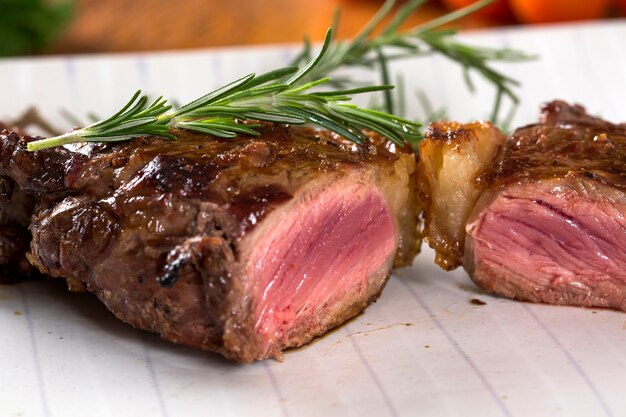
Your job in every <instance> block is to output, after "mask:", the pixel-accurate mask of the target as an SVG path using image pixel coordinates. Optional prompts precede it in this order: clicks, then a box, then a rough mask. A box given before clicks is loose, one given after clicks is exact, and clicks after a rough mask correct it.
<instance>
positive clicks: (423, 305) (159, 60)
mask: <svg viewBox="0 0 626 417" xmlns="http://www.w3.org/2000/svg"><path fill="white" fill-rule="evenodd" d="M466 39H467V40H468V41H470V42H474V43H477V44H482V45H492V46H501V45H509V46H512V47H517V48H522V49H524V50H527V51H529V52H535V53H537V54H539V55H540V56H541V59H540V60H538V61H536V62H532V63H527V64H520V65H510V66H506V67H504V66H503V68H505V69H506V71H507V73H509V74H511V75H512V76H513V77H515V78H517V79H519V80H521V81H522V82H523V88H522V89H521V90H520V96H521V98H522V103H521V107H520V110H519V111H518V113H517V115H516V119H515V122H516V124H521V123H528V122H532V121H533V120H535V119H536V115H537V108H538V105H539V104H540V103H541V102H543V101H546V100H550V99H553V98H563V99H566V100H570V101H577V102H581V103H583V104H585V105H586V106H587V108H588V109H589V110H590V111H591V112H592V113H595V114H600V115H602V116H605V117H607V118H609V119H612V120H615V121H618V120H626V106H624V105H623V102H624V97H626V47H625V46H624V41H625V40H626V22H624V21H615V22H612V23H605V24H587V25H578V26H561V27H546V28H540V29H532V30H528V29H516V30H508V31H486V32H481V33H477V34H472V35H468V36H466ZM294 50H295V49H294V48H293V47H271V48H263V49H223V50H213V51H198V52H188V53H165V54H150V55H118V56H93V57H61V58H51V59H50V58H43V59H35V60H4V61H0V91H1V92H2V97H3V100H1V101H0V120H1V119H2V118H12V117H15V116H16V115H17V114H19V113H20V111H22V110H24V109H25V108H27V107H28V106H29V105H32V104H36V105H37V106H38V107H39V108H40V109H41V110H42V111H43V113H44V114H45V115H46V116H47V117H48V118H50V119H52V120H53V121H55V122H56V123H57V124H58V125H60V126H63V123H64V122H63V119H62V118H60V116H59V115H58V110H59V109H60V108H66V109H69V110H71V111H72V112H73V113H74V114H77V115H81V114H84V113H86V112H87V111H89V110H92V111H95V112H96V113H98V114H101V115H106V114H107V113H110V112H111V111H112V110H114V109H116V108H118V107H119V106H120V104H122V102H123V101H124V100H126V99H127V98H128V97H129V96H130V94H131V93H132V92H133V91H134V90H135V89H137V88H144V89H146V90H147V91H149V92H152V93H155V94H157V93H158V94H164V95H165V96H167V97H172V98H175V99H178V100H180V101H185V100H189V99H191V98H194V97H195V96H197V95H198V94H200V93H202V92H203V91H206V90H208V89H210V88H212V87H215V86H217V85H218V84H221V83H224V82H226V81H229V80H231V79H234V78H236V77H239V76H241V75H243V74H245V73H247V72H251V71H257V72H260V71H264V70H268V69H272V68H275V67H276V66H277V65H278V64H280V63H286V62H287V60H288V58H289V57H290V56H291V54H292V53H293V52H294ZM396 71H404V72H405V74H406V76H405V79H406V81H407V88H409V90H410V91H413V90H415V89H417V88H421V89H422V90H424V91H425V92H426V93H427V94H428V95H429V97H430V98H431V100H432V101H433V104H435V105H436V106H445V107H446V108H447V109H448V114H449V115H450V117H452V118H455V119H459V120H467V119H470V118H475V117H484V116H486V115H487V114H488V112H489V110H490V105H491V102H492V94H493V92H492V91H491V90H489V89H487V88H484V85H482V84H480V83H479V84H478V89H479V94H476V95H475V96H470V95H469V94H468V93H467V92H466V89H465V87H464V85H463V81H462V79H461V77H460V71H459V69H458V68H457V67H455V66H453V65H450V64H448V63H446V62H445V61H444V60H442V59H431V58H429V59H424V58H422V59H419V60H416V61H405V62H403V63H402V64H401V65H399V66H397V67H396ZM358 75H359V76H361V75H362V73H358ZM411 100H412V102H411V106H410V107H409V112H408V113H409V116H410V115H411V114H417V112H418V107H417V100H415V99H414V98H413V97H411ZM63 127H65V126H63ZM431 259H432V253H431V252H430V251H428V250H426V251H425V252H424V254H422V255H421V256H420V257H418V259H417V261H416V263H415V265H414V266H413V267H412V268H406V269H404V270H401V271H399V272H398V274H397V276H396V277H392V279H391V281H390V283H389V285H388V286H387V288H386V289H385V291H384V293H383V296H382V297H381V299H380V300H379V302H378V303H376V304H375V305H374V306H372V307H370V308H369V309H368V310H367V311H366V312H365V314H363V315H361V316H359V317H358V318H356V319H355V320H353V321H351V322H350V323H348V324H347V325H344V326H343V327H341V328H339V329H338V330H336V331H334V332H331V333H330V334H327V335H326V336H324V337H323V338H321V339H320V340H318V341H316V342H315V343H313V344H311V345H310V346H307V347H305V348H303V349H299V350H296V351H292V352H289V353H288V354H287V355H286V357H285V361H284V362H283V363H278V362H275V361H265V362H261V363H255V364H253V365H249V366H240V365H233V364H231V363H228V362H226V361H225V360H222V359H221V358H219V357H217V356H215V355H211V354H207V353H203V352H198V351H194V350H190V349H186V348H184V347H180V346H176V345H173V344H170V343H167V342H163V341H161V340H159V339H158V337H157V336H155V335H152V334H148V333H145V332H141V331H138V330H135V329H133V328H131V327H130V326H127V325H125V324H123V323H122V322H119V321H117V320H116V319H115V318H113V316H112V315H111V314H110V313H108V312H107V311H106V309H105V308H104V307H103V306H102V305H100V304H99V302H98V301H97V300H96V299H95V297H93V296H91V295H89V294H82V295H76V294H69V293H67V292H66V291H65V289H64V286H63V283H62V282H44V283H42V282H37V283H28V284H21V285H15V286H4V287H2V286H0V329H2V331H1V332H0V352H1V356H0V416H10V417H18V416H20V417H22V416H23V417H38V416H43V417H50V416H55V417H56V416H59V417H61V416H62V417H68V416H85V415H89V416H103V417H104V416H106V417H109V416H110V417H123V416H147V415H149V416H161V417H175V416H190V417H193V416H212V415H218V416H222V417H229V416H281V417H289V416H328V415H342V416H344V415H345V416H359V417H361V416H364V415H368V416H369V415H375V416H415V415H420V416H463V417H466V416H481V417H483V416H543V415H550V416H626V395H624V388H623V387H624V386H626V315H625V314H623V313H618V312H613V311H606V310H590V309H577V308H569V307H553V306H544V305H532V304H525V303H518V302H512V301H508V300H503V299H499V298H496V297H492V296H489V295H485V294H482V293H480V291H479V290H478V289H477V288H476V287H475V286H474V285H473V284H472V283H471V281H470V280H469V279H468V278H467V276H466V275H465V273H464V272H462V271H455V272H452V273H446V272H443V271H441V270H439V269H437V268H436V267H435V266H434V265H433V264H432V262H431ZM472 298H479V299H481V300H483V301H484V302H486V305H483V306H476V305H472V304H470V302H469V300H471V299H472Z"/></svg>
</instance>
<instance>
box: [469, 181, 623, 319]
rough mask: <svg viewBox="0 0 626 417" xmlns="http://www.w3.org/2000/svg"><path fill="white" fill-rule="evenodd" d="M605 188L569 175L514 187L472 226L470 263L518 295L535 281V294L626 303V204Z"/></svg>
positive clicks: (554, 300) (539, 298) (552, 299)
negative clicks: (594, 187)
mask: <svg viewBox="0 0 626 417" xmlns="http://www.w3.org/2000/svg"><path fill="white" fill-rule="evenodd" d="M604 191H605V192H604V193H599V192H598V190H588V189H582V188H581V187H580V185H579V183H578V182H576V181H572V180H568V179H557V180H545V181H541V182H537V183H535V184H533V185H532V186H528V185H524V186H521V185H517V186H512V187H509V188H508V189H507V190H506V191H505V192H502V193H500V194H499V195H498V196H497V197H496V199H495V200H493V202H492V203H490V204H488V206H487V209H485V210H482V211H481V212H480V214H479V215H478V218H477V219H476V220H475V221H473V222H472V223H470V224H469V225H468V227H467V230H468V233H469V236H470V239H468V240H467V242H468V245H472V246H473V251H472V250H466V254H467V256H468V257H470V258H471V259H467V260H466V268H468V269H472V270H473V273H474V276H475V277H479V278H475V279H478V280H479V281H480V284H481V285H483V286H484V287H485V288H488V289H491V290H494V291H497V292H499V293H505V294H507V295H509V296H511V297H515V298H516V297H517V296H518V294H517V293H518V291H520V289H523V288H526V289H527V288H528V285H529V284H532V288H533V292H532V293H531V295H528V291H527V290H526V291H525V294H526V297H527V298H529V299H530V300H531V301H536V302H546V303H551V304H578V305H588V306H600V307H611V308H617V309H622V310H623V309H626V305H624V300H625V299H626V233H625V231H626V219H625V218H624V215H623V213H624V212H626V204H624V201H623V199H622V201H620V198H610V195H611V190H604ZM484 198H486V199H490V198H489V197H488V196H485V197H484ZM478 206H479V207H480V206H481V204H480V202H479V205H478ZM498 276H508V277H510V280H508V281H503V280H498V279H496V277H498ZM496 287H497V288H496ZM556 289H558V291H557V290H556Z"/></svg>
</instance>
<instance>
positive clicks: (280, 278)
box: [0, 126, 419, 362]
mask: <svg viewBox="0 0 626 417" xmlns="http://www.w3.org/2000/svg"><path fill="white" fill-rule="evenodd" d="M176 135H177V137H178V140H177V141H167V140H163V139H158V138H141V139H135V140H133V141H131V142H127V143H118V144H109V145H102V144H97V145H83V146H80V147H75V148H73V149H71V150H69V149H65V148H57V149H52V150H44V151H38V152H34V153H30V152H27V151H26V143H27V142H28V141H31V140H34V139H33V138H31V137H28V136H19V135H17V134H15V133H13V132H9V131H5V132H4V133H3V134H2V136H1V137H0V140H1V142H0V143H1V148H0V154H1V157H2V161H1V162H2V163H1V164H0V175H2V176H4V177H7V178H10V179H11V180H12V181H15V182H16V183H17V184H18V185H19V187H20V188H21V189H22V190H24V191H25V192H27V193H28V194H29V195H33V196H35V197H36V200H37V206H36V208H35V211H34V217H33V221H32V224H31V226H30V231H31V232H32V243H31V250H30V252H29V254H28V257H29V259H30V261H31V262H32V263H33V264H34V265H36V266H37V267H38V268H39V270H40V271H41V272H43V273H45V274H48V275H49V276H52V277H58V278H65V279H66V280H67V282H68V284H69V287H70V289H72V290H75V291H82V290H88V291H90V292H93V293H94V294H96V295H97V296H98V298H99V299H100V300H101V301H102V302H103V303H104V304H105V305H106V306H107V308H108V309H109V310H111V311H112V312H113V313H114V314H115V315H116V316H117V317H118V318H120V319H121V320H123V321H125V322H127V323H130V324H132V325H133V326H135V327H138V328H141V329H146V330H150V331H154V332H158V333H160V334H161V336H162V337H163V338H164V339H167V340H170V341H173V342H177V343H182V344H185V345H188V346H192V347H195V348H200V349H204V350H209V351H216V352H219V353H221V354H223V355H224V356H226V357H228V358H231V359H234V360H236V361H241V362H251V361H253V360H257V359H264V358H267V357H274V358H281V357H282V352H283V351H284V350H285V349H287V348H290V347H296V346H300V345H302V344H305V343H307V342H308V341H310V340H311V339H312V338H314V337H316V336H318V335H321V334H323V333H324V332H326V331H328V330H329V329H331V328H333V327H335V326H338V325H339V324H341V323H343V322H344V321H346V320H347V319H349V318H351V317H353V316H354V315H356V314H358V313H360V312H361V311H362V310H363V309H364V308H365V307H366V306H367V305H368V304H369V303H371V302H372V301H374V300H375V299H376V298H377V297H378V296H379V294H380V292H381V290H382V288H383V287H384V285H385V283H386V281H387V279H388V277H389V275H390V273H391V271H392V269H393V268H396V267H400V266H404V265H409V264H410V263H411V262H412V260H413V258H414V256H415V255H416V253H417V251H418V248H419V238H418V226H419V225H418V213H419V208H418V206H417V201H416V198H415V195H416V193H415V186H416V180H415V175H416V172H415V170H416V166H415V155H414V153H412V152H404V151H397V150H394V149H393V146H390V145H389V144H388V143H387V142H386V141H384V140H382V139H380V138H378V139H377V141H378V144H368V145H354V144H346V143H344V142H343V141H342V140H340V139H339V138H337V137H335V136H333V135H331V134H330V133H327V132H321V131H317V130H312V129H308V128H296V127H280V126H267V127H265V128H264V129H263V131H262V134H261V136H260V137H259V138H256V139H252V138H249V137H245V138H236V139H228V140H222V139H216V138H209V137H206V136H199V135H195V134H191V133H187V132H177V133H176ZM375 142H376V140H375Z"/></svg>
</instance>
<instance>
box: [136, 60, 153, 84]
mask: <svg viewBox="0 0 626 417" xmlns="http://www.w3.org/2000/svg"><path fill="white" fill-rule="evenodd" d="M135 67H136V68H137V73H138V74H139V84H140V85H141V89H142V90H143V91H144V92H145V91H146V90H148V87H149V86H148V80H149V77H148V72H149V70H150V64H148V62H147V61H146V58H145V57H144V56H141V55H137V56H135Z"/></svg>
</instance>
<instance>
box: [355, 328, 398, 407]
mask: <svg viewBox="0 0 626 417" xmlns="http://www.w3.org/2000/svg"><path fill="white" fill-rule="evenodd" d="M344 329H345V332H346V333H347V334H348V335H350V334H352V332H351V331H350V330H349V328H348V325H347V324H346V325H345V327H344ZM348 339H350V342H351V344H352V348H353V349H354V351H355V352H356V354H357V356H358V357H359V360H360V361H361V363H362V364H363V366H364V367H365V370H366V371H367V373H368V374H369V376H370V378H371V380H372V382H373V383H374V385H375V386H376V388H377V389H378V391H379V392H380V394H381V395H382V397H383V399H384V400H385V405H386V406H387V409H388V410H389V413H390V414H391V416H393V417H397V416H398V410H396V407H395V405H394V403H393V401H392V400H391V397H389V394H388V393H387V390H386V389H385V387H384V386H383V384H382V382H380V378H378V375H377V374H376V371H375V370H374V368H372V365H371V364H370V363H369V361H368V360H367V358H366V357H365V355H364V354H363V350H361V347H360V346H359V344H358V342H357V340H356V339H357V338H356V337H348Z"/></svg>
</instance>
